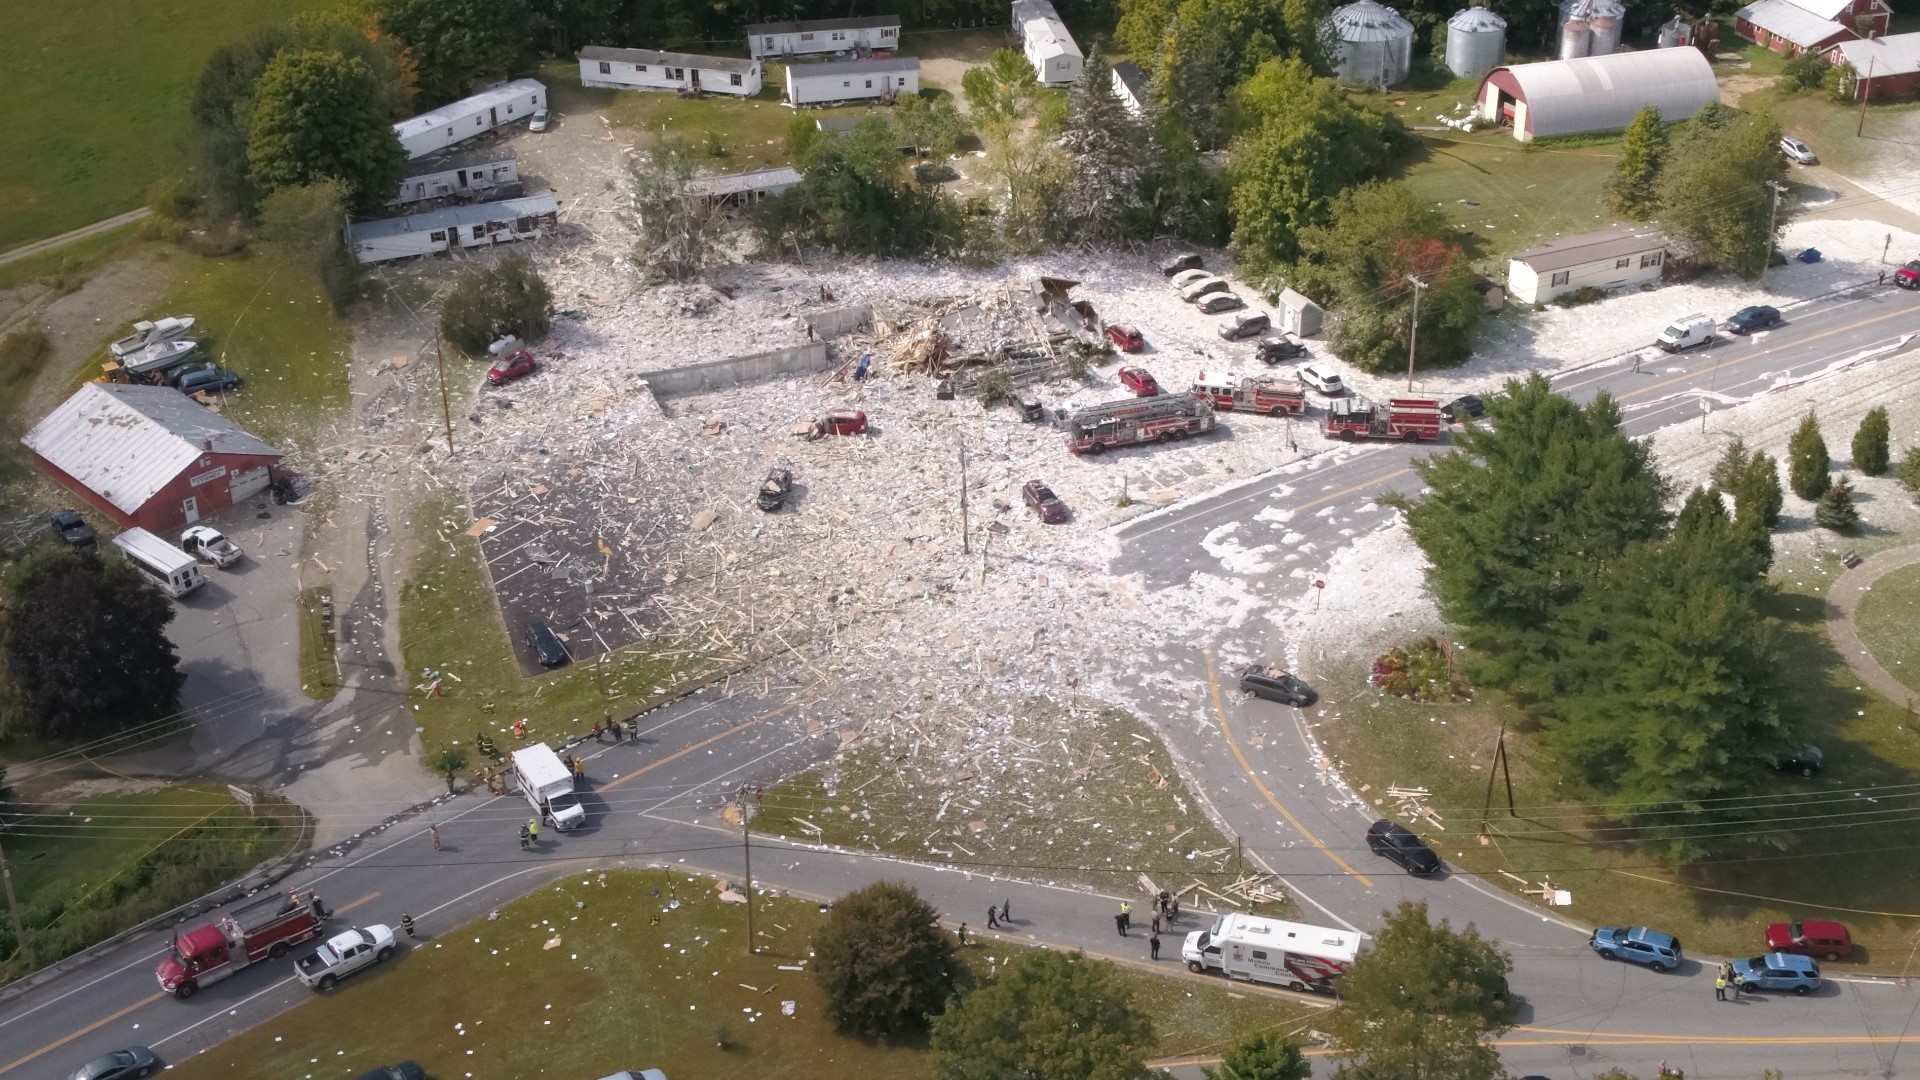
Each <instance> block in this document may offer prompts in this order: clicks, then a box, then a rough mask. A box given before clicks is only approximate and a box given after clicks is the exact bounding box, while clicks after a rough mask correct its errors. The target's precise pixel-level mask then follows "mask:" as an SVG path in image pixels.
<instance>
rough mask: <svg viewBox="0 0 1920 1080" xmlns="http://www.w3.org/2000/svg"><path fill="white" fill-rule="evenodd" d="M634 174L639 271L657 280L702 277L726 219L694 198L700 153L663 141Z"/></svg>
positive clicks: (635, 255)
mask: <svg viewBox="0 0 1920 1080" xmlns="http://www.w3.org/2000/svg"><path fill="white" fill-rule="evenodd" d="M628 172H629V175H630V176H631V177H632V180H633V209H634V220H635V224H636V225H637V226H638V228H637V230H636V231H638V233H639V234H640V239H639V240H638V241H636V242H635V243H634V246H633V262H634V266H635V267H636V268H638V269H639V271H640V274H641V276H642V277H644V278H646V279H648V280H651V281H658V280H661V279H668V280H674V281H680V280H685V279H687V278H691V277H694V276H695V275H697V274H699V273H700V271H702V270H704V269H705V268H706V266H707V263H708V262H709V261H710V260H711V259H712V257H713V248H714V243H715V240H716V239H717V235H718V233H719V232H720V231H721V230H722V228H723V225H722V221H723V220H724V219H722V218H721V217H720V216H719V215H715V214H706V213H703V212H702V210H701V207H700V200H699V198H698V197H697V196H696V195H695V194H694V190H693V182H694V179H695V178H696V177H698V176H699V175H700V155H699V153H698V152H697V151H696V150H694V148H693V147H692V146H689V145H688V144H687V142H686V141H685V140H684V139H660V140H658V141H656V142H655V143H654V144H653V145H652V146H649V147H647V149H646V152H645V153H643V154H641V155H640V156H639V157H637V158H635V159H634V161H633V164H632V165H631V166H630V167H629V169H628Z"/></svg>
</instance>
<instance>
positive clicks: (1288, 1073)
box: [1200, 1031, 1313, 1080]
mask: <svg viewBox="0 0 1920 1080" xmlns="http://www.w3.org/2000/svg"><path fill="white" fill-rule="evenodd" d="M1200 1072H1201V1075H1203V1076H1205V1077H1206V1080H1307V1078H1308V1077H1309V1076H1311V1075H1313V1067H1312V1066H1311V1065H1308V1064H1307V1058H1306V1055H1304V1054H1302V1053H1301V1052H1300V1048H1299V1047H1297V1046H1295V1045H1293V1042H1292V1041H1291V1040H1289V1039H1288V1038H1287V1037H1286V1036H1285V1035H1282V1034H1281V1033H1279V1032H1277V1031H1262V1032H1258V1033H1255V1034H1253V1035H1248V1036H1247V1037H1245V1038H1243V1039H1241V1040H1240V1041H1239V1042H1236V1043H1234V1044H1233V1045H1232V1046H1230V1047H1228V1048H1227V1052H1226V1053H1225V1054H1223V1055H1222V1056H1221V1061H1220V1065H1219V1067H1218V1068H1213V1067H1207V1068H1202V1069H1201V1070H1200Z"/></svg>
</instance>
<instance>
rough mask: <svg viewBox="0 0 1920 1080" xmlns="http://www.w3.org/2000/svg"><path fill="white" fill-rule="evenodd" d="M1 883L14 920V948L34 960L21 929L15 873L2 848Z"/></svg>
mask: <svg viewBox="0 0 1920 1080" xmlns="http://www.w3.org/2000/svg"><path fill="white" fill-rule="evenodd" d="M0 881H4V882H5V883H6V886H7V916H8V917H9V918H11V919H12V920H13V940H14V947H15V948H16V949H18V950H19V952H20V955H22V956H25V957H27V958H28V959H29V960H31V959H32V958H33V949H32V948H31V947H29V945H28V943H27V935H26V932H25V931H23V930H21V929H20V905H19V904H17V903H16V902H15V901H14V899H13V871H12V870H11V869H10V868H9V867H8V866H7V850H6V848H4V847H0Z"/></svg>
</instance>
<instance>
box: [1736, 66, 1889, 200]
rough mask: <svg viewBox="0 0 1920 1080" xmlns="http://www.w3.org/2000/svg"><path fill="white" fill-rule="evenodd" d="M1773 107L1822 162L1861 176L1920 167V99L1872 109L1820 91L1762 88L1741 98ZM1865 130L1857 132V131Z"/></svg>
mask: <svg viewBox="0 0 1920 1080" xmlns="http://www.w3.org/2000/svg"><path fill="white" fill-rule="evenodd" d="M1740 103H1741V105H1742V106H1743V107H1745V108H1748V109H1753V110H1756V111H1764V112H1767V113H1771V114H1772V115H1773V117H1774V118H1775V119H1776V120H1778V121H1779V122H1780V126H1781V128H1782V129H1783V130H1785V131H1788V132H1791V133H1792V134H1795V135H1798V136H1800V137H1801V138H1803V139H1805V140H1807V143H1808V144H1809V145H1811V146H1812V147H1813V150H1814V153H1817V154H1819V155H1820V161H1821V163H1822V164H1824V165H1827V166H1829V167H1831V168H1833V169H1835V170H1836V171H1838V172H1840V173H1842V174H1844V175H1846V176H1848V177H1852V178H1855V179H1863V180H1873V179H1879V180H1882V181H1894V180H1900V179H1903V178H1905V177H1907V176H1910V175H1911V174H1912V173H1913V172H1914V171H1915V170H1920V102H1914V101H1889V102H1885V103H1874V104H1872V105H1870V106H1869V107H1868V109H1867V116H1866V124H1865V125H1864V127H1862V125H1861V123H1860V107H1859V106H1858V105H1847V104H1841V103H1839V102H1836V101H1833V100H1832V99H1830V98H1828V97H1827V96H1826V95H1825V94H1823V93H1820V92H1818V91H1802V92H1801V93H1797V94H1783V93H1781V92H1780V91H1779V90H1775V89H1767V90H1758V91H1755V92H1753V93H1751V94H1748V95H1747V96H1746V97H1744V98H1742V99H1741V102H1740ZM1856 130H1859V131H1860V132H1861V133H1860V134H1858V135H1856V134H1855V131H1856Z"/></svg>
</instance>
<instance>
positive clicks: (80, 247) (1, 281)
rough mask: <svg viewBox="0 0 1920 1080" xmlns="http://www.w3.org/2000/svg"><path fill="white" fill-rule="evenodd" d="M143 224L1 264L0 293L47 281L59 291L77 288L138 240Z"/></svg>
mask: <svg viewBox="0 0 1920 1080" xmlns="http://www.w3.org/2000/svg"><path fill="white" fill-rule="evenodd" d="M142 224H143V223H141V222H137V221H136V222H134V223H133V224H131V225H122V226H120V227H119V228H117V229H108V230H107V231H106V232H103V233H98V234H96V235H93V236H88V237H83V238H81V239H79V240H75V241H74V242H73V243H71V244H64V245H62V246H60V247H57V248H54V249H53V250H51V251H43V252H41V253H40V254H38V255H31V256H28V257H27V258H24V259H15V260H14V261H13V262H10V263H4V264H0V289H11V288H13V287H14V286H16V285H21V284H24V283H26V282H29V281H46V282H47V283H49V284H51V285H53V286H54V287H55V288H71V287H77V286H78V285H79V283H80V278H81V277H82V276H83V275H85V274H86V272H87V271H88V270H89V269H91V268H92V267H93V266H94V265H95V264H96V263H98V262H100V261H101V260H103V259H105V258H106V257H107V256H108V255H112V254H114V253H116V252H118V251H120V250H121V249H123V248H124V247H126V246H127V245H128V244H129V243H130V242H132V241H133V240H134V239H135V238H136V237H138V236H139V235H140V229H141V226H142Z"/></svg>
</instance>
